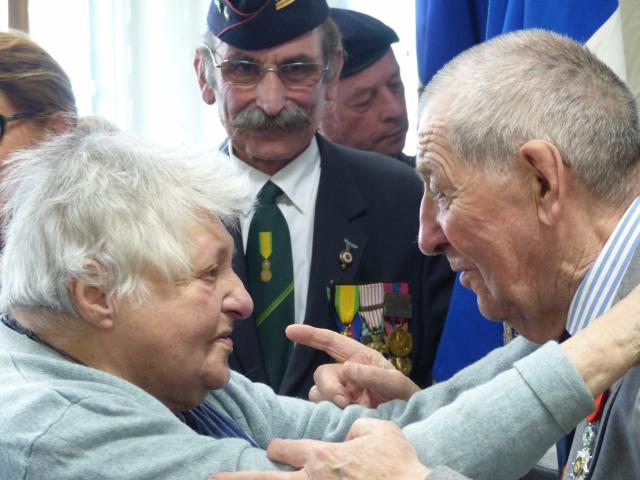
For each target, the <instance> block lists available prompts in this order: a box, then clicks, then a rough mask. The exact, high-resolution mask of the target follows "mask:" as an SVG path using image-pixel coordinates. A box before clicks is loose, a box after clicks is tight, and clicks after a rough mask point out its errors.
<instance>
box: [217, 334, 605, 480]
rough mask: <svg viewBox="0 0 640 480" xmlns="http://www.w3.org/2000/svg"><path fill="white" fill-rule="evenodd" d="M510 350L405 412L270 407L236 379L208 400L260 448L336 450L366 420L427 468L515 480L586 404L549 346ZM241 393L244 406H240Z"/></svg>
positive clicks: (277, 403) (276, 400)
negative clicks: (289, 444) (398, 430)
mask: <svg viewBox="0 0 640 480" xmlns="http://www.w3.org/2000/svg"><path fill="white" fill-rule="evenodd" d="M513 343H514V345H512V346H510V347H507V348H503V349H500V350H501V351H498V352H495V353H493V354H491V355H490V356H488V357H487V358H485V359H484V360H483V361H481V362H479V363H478V364H477V365H474V366H472V367H471V368H470V369H467V370H466V371H463V372H462V373H461V374H460V375H458V376H456V377H454V379H452V380H451V381H449V382H444V383H442V384H439V385H436V386H434V387H431V388H428V389H426V390H423V391H422V392H419V393H418V394H416V395H414V396H413V397H412V399H411V400H410V401H409V402H402V401H394V402H389V403H387V404H384V405H382V406H381V407H379V408H378V409H377V410H367V409H364V408H362V407H359V406H350V407H348V408H347V409H345V410H344V411H341V410H340V409H338V408H337V407H335V406H334V405H332V404H330V403H328V402H323V403H320V404H318V405H314V404H311V403H309V402H304V401H302V400H298V399H292V398H285V397H277V396H275V395H273V394H272V393H271V392H270V390H269V389H268V388H267V387H265V386H261V385H259V384H258V385H255V384H251V383H250V382H248V381H247V380H245V379H241V378H240V377H236V378H234V382H232V384H231V385H230V386H229V387H228V388H225V393H224V395H217V396H216V397H217V399H218V401H219V402H220V404H221V405H222V406H223V408H224V407H225V406H226V407H231V409H232V410H231V411H229V413H230V415H231V416H233V417H234V418H236V419H240V420H241V422H242V423H243V426H244V427H245V428H247V429H248V430H249V431H251V432H252V434H253V435H254V437H255V438H256V439H258V441H259V442H261V443H262V444H264V445H266V444H268V442H269V441H270V440H271V439H272V438H316V439H323V440H329V441H341V440H343V439H344V437H345V435H346V433H347V431H348V430H349V428H350V426H351V424H352V423H353V421H354V420H355V419H356V418H358V417H360V416H369V417H375V418H381V419H387V420H393V421H395V422H396V423H397V424H399V425H400V426H402V427H404V428H403V430H404V433H405V434H406V435H407V437H408V438H409V439H410V441H411V442H412V444H413V445H414V447H415V449H416V451H417V452H418V456H419V458H420V460H421V461H422V462H423V463H424V464H425V465H426V466H428V467H430V468H434V467H437V466H440V465H443V466H448V467H450V468H452V469H454V470H458V471H460V472H461V473H463V474H465V475H467V476H469V477H471V478H474V479H477V480H478V479H484V478H486V479H492V480H493V479H502V478H505V479H506V478H517V477H518V476H520V475H522V474H524V473H526V472H527V471H528V470H529V469H530V467H531V466H533V465H534V464H535V462H536V461H537V460H538V459H539V458H540V457H541V456H542V455H543V454H544V453H545V452H546V450H547V449H548V448H549V447H550V446H551V445H552V444H553V443H554V442H555V441H556V440H557V439H558V438H559V437H560V436H561V435H562V434H563V433H565V432H568V431H570V430H571V428H573V426H574V425H575V424H577V423H578V422H579V421H580V419H581V418H583V417H584V416H585V415H587V414H588V413H589V412H590V411H591V409H592V408H593V400H592V398H591V395H590V393H589V391H588V390H587V388H586V386H585V385H584V383H583V382H582V379H581V377H580V376H579V375H578V373H577V371H576V370H575V368H574V367H573V365H572V364H571V363H570V362H569V361H568V359H567V358H566V357H565V355H564V353H563V352H562V349H561V348H560V347H559V345H558V344H557V343H553V342H550V343H548V344H546V345H545V346H543V347H542V348H539V349H537V350H535V348H536V347H535V346H532V345H531V344H529V343H528V342H526V341H524V340H520V341H518V342H516V341H514V342H513ZM532 350H535V351H534V352H533V353H532V354H531V355H529V356H528V357H526V358H525V359H523V360H519V361H516V362H515V364H514V363H513V362H514V361H515V360H517V359H518V358H520V357H522V356H523V355H525V354H527V353H529V352H530V351H532ZM499 372H502V373H499ZM496 373H498V375H497V376H496V377H495V378H493V379H492V380H489V379H491V378H492V377H494V375H496ZM236 380H237V381H236ZM249 392H252V393H251V397H252V398H253V401H252V402H251V404H247V403H246V401H245V400H243V397H245V396H246V394H247V393H249ZM225 395H229V397H227V398H226V399H225Z"/></svg>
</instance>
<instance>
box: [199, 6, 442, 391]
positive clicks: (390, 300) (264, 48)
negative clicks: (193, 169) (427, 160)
mask: <svg viewBox="0 0 640 480" xmlns="http://www.w3.org/2000/svg"><path fill="white" fill-rule="evenodd" d="M207 22H208V27H209V28H208V32H207V34H206V35H205V41H204V46H203V47H201V48H199V49H198V50H197V52H196V56H195V59H194V66H195V69H196V72H197V75H198V81H199V85H200V90H201V95H202V98H203V100H204V101H205V102H206V103H208V104H210V105H213V104H214V103H216V104H217V106H218V111H219V115H220V118H221V120H222V123H223V125H224V126H225V129H226V131H227V134H228V141H227V142H225V144H224V145H223V147H222V148H223V151H224V152H226V153H228V154H229V155H230V156H231V158H233V159H235V160H236V161H237V162H238V164H239V165H241V167H242V168H243V169H244V170H246V171H247V173H248V176H249V178H250V179H251V183H252V188H253V190H254V193H255V195H256V198H257V200H258V202H257V206H256V208H254V209H252V210H251V211H247V212H245V213H244V215H243V216H242V217H241V219H240V226H239V227H240V228H239V229H236V235H235V242H236V244H235V247H236V251H237V252H238V253H237V254H236V256H235V259H234V269H235V270H236V272H237V273H238V275H239V276H240V278H242V279H243V282H244V283H245V286H246V287H247V289H248V290H249V292H250V294H251V296H252V298H253V300H254V306H255V308H254V313H253V319H252V321H248V322H242V323H241V324H238V326H237V327H236V330H235V331H234V332H233V341H234V344H235V346H234V354H233V355H232V357H231V358H230V363H231V365H232V367H233V368H234V369H236V370H238V371H240V372H242V373H244V374H245V375H247V376H248V377H249V378H251V379H252V380H254V381H260V382H264V383H268V384H269V385H271V386H272V387H273V389H274V390H275V391H277V392H279V393H282V394H285V395H293V396H301V397H306V396H307V394H308V391H309V388H310V387H311V386H312V384H313V372H314V371H315V369H316V368H317V367H318V366H319V365H321V364H323V363H327V362H330V361H331V359H330V357H329V356H327V355H326V354H324V353H320V352H317V351H314V350H311V349H309V348H306V347H302V346H296V347H295V348H294V346H293V344H292V343H291V342H289V341H288V340H286V337H285V335H284V328H285V327H286V326H287V325H288V324H291V323H305V324H309V325H313V326H318V327H325V328H331V329H334V330H338V331H342V332H344V333H345V334H346V335H349V336H351V337H354V338H356V339H358V340H360V341H362V342H363V343H366V344H370V345H374V346H376V347H377V348H379V349H380V350H381V351H384V352H385V354H386V355H388V357H389V358H390V359H391V360H392V361H393V362H394V364H395V365H396V366H397V367H398V368H399V369H401V370H403V371H405V372H406V373H410V375H411V378H412V379H413V380H414V381H416V382H417V383H418V384H420V385H423V386H425V385H428V384H430V383H431V367H432V364H433V359H434V353H435V349H436V347H437V344H438V340H439V336H440V333H441V330H442V324H443V319H444V315H445V314H446V308H447V304H448V297H449V294H450V289H451V284H452V276H451V272H450V270H449V267H448V265H447V263H446V262H445V261H443V260H442V259H439V258H436V257H424V256H422V255H421V254H420V252H419V250H418V246H417V243H416V237H417V233H418V221H417V218H418V209H419V204H420V198H421V195H422V185H421V183H420V181H419V180H418V179H417V178H416V176H415V174H414V173H413V171H412V170H411V169H410V168H407V167H406V166H405V165H402V164H401V163H400V162H390V161H389V159H388V158H385V157H383V156H381V155H378V154H376V153H372V152H362V151H356V150H352V149H349V148H345V147H343V146H339V145H336V144H334V143H332V142H330V141H328V140H327V139H325V138H324V137H323V136H322V135H320V134H318V133H317V131H318V126H319V124H320V120H321V118H322V116H323V114H324V106H325V103H326V102H330V101H331V100H333V99H334V98H335V96H336V91H337V87H338V79H339V75H340V70H341V68H342V64H343V52H342V47H341V41H340V33H339V31H338V28H337V27H336V25H335V23H334V22H333V20H331V18H329V7H328V6H327V4H326V1H325V0H214V1H213V2H212V3H211V6H210V8H209V13H208V18H207ZM354 127H355V126H354ZM348 128H352V127H348ZM403 135H404V134H403ZM385 340H386V342H387V344H386V345H385ZM391 340H393V341H391Z"/></svg>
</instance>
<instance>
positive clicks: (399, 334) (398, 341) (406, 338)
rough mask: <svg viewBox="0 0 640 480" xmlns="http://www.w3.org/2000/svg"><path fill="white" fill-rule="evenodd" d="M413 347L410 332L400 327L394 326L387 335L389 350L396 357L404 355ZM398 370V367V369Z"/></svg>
mask: <svg viewBox="0 0 640 480" xmlns="http://www.w3.org/2000/svg"><path fill="white" fill-rule="evenodd" d="M412 348H413V338H412V337H411V334H410V333H409V332H408V331H406V330H404V329H402V328H396V329H395V330H394V331H393V332H392V333H391V336H390V337H389V351H390V352H391V353H392V354H393V355H395V356H396V357H406V356H407V355H409V354H410V353H411V349H412ZM398 370H400V369H398Z"/></svg>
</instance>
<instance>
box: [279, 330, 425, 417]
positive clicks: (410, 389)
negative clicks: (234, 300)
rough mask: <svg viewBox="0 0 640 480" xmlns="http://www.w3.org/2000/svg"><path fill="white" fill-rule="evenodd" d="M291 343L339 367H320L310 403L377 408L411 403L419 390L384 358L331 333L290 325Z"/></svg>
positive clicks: (315, 376)
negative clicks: (398, 402)
mask: <svg viewBox="0 0 640 480" xmlns="http://www.w3.org/2000/svg"><path fill="white" fill-rule="evenodd" d="M286 334H287V337H289V339H290V340H292V341H294V342H296V343H299V344H301V345H306V346H308V347H312V348H315V349H317V350H322V351H323V352H325V353H327V354H328V355H330V356H331V357H332V358H333V359H334V360H336V361H337V362H338V363H335V364H326V365H321V366H320V367H318V369H317V370H316V371H315V373H314V375H313V379H314V381H315V385H314V386H313V387H312V388H311V390H310V391H309V400H311V401H313V402H320V401H322V400H328V401H331V402H333V403H335V404H336V405H338V406H339V407H342V408H344V407H346V406H347V405H349V404H351V403H357V404H360V405H364V406H367V407H371V408H375V407H377V406H378V405H379V404H381V403H384V402H387V401H389V400H392V399H403V400H406V399H408V398H409V397H410V396H411V395H413V394H414V393H415V392H417V391H418V390H419V388H418V386H417V385H416V384H415V383H413V382H412V381H411V380H410V379H409V378H408V377H406V376H405V375H404V374H403V373H402V372H400V371H398V370H396V369H395V367H394V366H393V365H391V363H390V362H389V361H388V360H387V359H386V358H384V356H383V355H382V354H381V353H380V352H377V351H375V350H373V349H372V348H369V347H367V346H365V345H363V344H361V343H359V342H356V341H355V340H353V339H351V338H348V337H345V336H344V335H340V334H339V333H336V332H333V331H331V330H326V329H321V328H314V327H311V326H308V325H290V326H289V327H287V330H286Z"/></svg>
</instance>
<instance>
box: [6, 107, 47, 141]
mask: <svg viewBox="0 0 640 480" xmlns="http://www.w3.org/2000/svg"><path fill="white" fill-rule="evenodd" d="M39 113H42V109H41V108H30V109H29V110H25V111H24V112H20V113H15V114H13V115H9V116H6V115H2V114H0V140H2V137H4V132H5V130H6V129H7V123H9V122H14V121H16V120H20V119H23V118H30V117H34V116H36V115H38V114H39Z"/></svg>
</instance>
